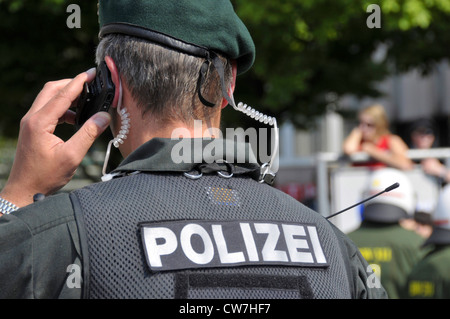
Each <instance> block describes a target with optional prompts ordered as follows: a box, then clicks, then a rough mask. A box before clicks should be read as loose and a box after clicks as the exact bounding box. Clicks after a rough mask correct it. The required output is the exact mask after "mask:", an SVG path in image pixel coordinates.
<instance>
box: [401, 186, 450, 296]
mask: <svg viewBox="0 0 450 319" xmlns="http://www.w3.org/2000/svg"><path fill="white" fill-rule="evenodd" d="M449 221H450V186H448V185H447V186H445V187H444V188H443V190H442V192H441V194H440V196H439V200H438V203H437V205H436V208H435V210H434V213H433V224H434V225H433V232H432V233H431V236H430V237H429V238H428V239H427V240H426V241H425V243H424V247H425V248H428V249H430V250H429V252H428V253H427V254H426V255H425V256H424V258H423V259H422V260H420V261H419V262H418V263H417V264H416V265H415V266H414V268H413V269H412V271H411V274H410V275H409V276H408V281H407V285H406V291H405V295H404V297H405V298H419V299H424V298H434V299H448V298H450V278H449V271H448V265H449V262H450V222H449Z"/></svg>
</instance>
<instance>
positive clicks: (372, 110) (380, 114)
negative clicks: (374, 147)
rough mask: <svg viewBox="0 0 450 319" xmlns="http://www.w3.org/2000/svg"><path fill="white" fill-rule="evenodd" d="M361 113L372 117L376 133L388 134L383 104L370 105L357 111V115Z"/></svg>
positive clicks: (387, 123)
mask: <svg viewBox="0 0 450 319" xmlns="http://www.w3.org/2000/svg"><path fill="white" fill-rule="evenodd" d="M362 114H367V115H369V116H370V117H371V118H372V119H373V121H374V124H375V130H376V134H377V135H378V136H381V135H385V134H390V131H389V120H388V117H387V114H386V111H385V109H384V107H383V105H381V104H373V105H370V106H368V107H366V108H364V109H362V110H361V111H360V112H359V115H362Z"/></svg>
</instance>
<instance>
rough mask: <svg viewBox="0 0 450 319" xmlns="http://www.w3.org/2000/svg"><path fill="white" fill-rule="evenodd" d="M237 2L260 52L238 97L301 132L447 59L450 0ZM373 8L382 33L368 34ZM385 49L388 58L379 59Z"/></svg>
mask: <svg viewBox="0 0 450 319" xmlns="http://www.w3.org/2000/svg"><path fill="white" fill-rule="evenodd" d="M233 3H234V4H235V8H236V10H237V12H238V14H239V15H240V16H241V17H242V18H243V20H244V22H245V23H246V25H247V26H248V28H249V29H250V32H251V33H252V34H253V35H254V39H255V42H256V47H257V58H256V64H255V67H254V68H253V70H252V71H251V72H249V73H248V74H245V75H244V76H243V77H245V78H246V79H245V80H244V81H242V80H241V82H239V83H244V85H245V86H246V87H245V89H244V90H243V89H242V86H241V88H240V89H239V90H238V92H237V95H238V96H239V95H241V94H242V99H243V100H245V101H250V103H253V104H254V105H255V106H256V105H257V106H258V107H259V108H261V109H263V110H265V111H266V112H268V113H272V114H275V115H277V116H278V117H279V118H280V119H281V120H282V119H287V118H289V119H290V120H291V121H293V122H294V123H295V124H297V125H298V126H303V127H305V126H308V123H311V119H312V118H314V117H315V116H318V115H321V114H323V112H324V110H325V109H326V107H327V105H329V104H330V103H333V102H336V100H337V99H338V98H339V97H340V96H342V95H345V94H353V95H355V96H357V97H364V96H372V97H375V96H378V95H379V94H380V92H378V91H377V90H376V86H375V84H376V83H377V82H378V81H380V80H382V79H384V78H385V77H386V76H388V75H389V74H392V72H402V71H406V70H408V69H410V68H412V67H420V68H422V69H423V70H424V72H426V71H428V70H430V68H432V67H433V65H434V63H436V62H438V61H440V60H442V59H443V58H446V57H447V56H448V51H447V49H446V48H448V45H449V44H450V37H449V34H450V33H449V31H450V19H449V18H450V15H449V14H450V1H449V0H381V1H371V0H334V1H326V0H279V1H271V0H234V1H233ZM369 4H377V5H378V6H379V7H380V9H381V10H380V11H381V16H380V17H381V28H372V29H371V28H368V27H367V24H366V21H367V19H368V18H369V16H370V15H371V13H372V12H366V10H367V7H368V5H369ZM380 44H384V45H385V47H386V48H387V51H386V55H385V57H384V58H382V59H378V60H375V59H373V54H374V52H375V51H376V50H377V48H378V47H379V45H380ZM242 92H244V93H242ZM245 92H248V94H247V95H244V94H245ZM338 107H339V105H338Z"/></svg>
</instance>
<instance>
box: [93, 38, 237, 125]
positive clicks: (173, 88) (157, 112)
mask: <svg viewBox="0 0 450 319" xmlns="http://www.w3.org/2000/svg"><path fill="white" fill-rule="evenodd" d="M106 56H110V57H111V58H112V59H113V60H114V62H115V63H116V66H117V68H118V71H119V74H120V76H121V78H122V80H123V81H124V82H125V83H126V85H127V86H128V88H129V89H130V91H131V94H132V97H133V98H134V100H135V101H136V102H137V104H138V106H139V107H140V108H141V110H142V114H143V116H144V115H145V113H150V114H151V116H155V117H156V118H158V119H159V120H161V121H167V122H170V121H182V122H184V123H190V124H192V121H193V120H208V119H209V118H211V117H212V116H213V115H214V114H216V112H219V111H220V107H218V105H219V106H220V102H221V99H222V91H221V86H220V80H219V76H218V74H217V72H216V71H215V70H214V68H213V67H212V66H211V65H210V69H209V71H208V75H207V77H206V80H205V83H204V84H203V85H202V95H203V96H204V97H205V99H206V100H208V101H211V102H213V103H215V107H208V106H204V105H203V104H202V103H201V102H200V100H199V98H198V94H197V90H198V89H197V85H198V83H197V82H198V78H199V71H200V68H201V66H202V64H203V62H204V59H202V58H198V57H194V56H191V55H187V54H183V53H180V52H177V51H174V50H170V49H167V48H165V47H163V46H160V45H158V44H154V43H151V42H148V41H146V40H142V39H139V38H135V37H130V36H126V35H119V34H113V35H108V36H106V37H105V38H103V39H102V40H101V41H100V43H99V45H98V47H97V52H96V63H97V65H98V64H99V63H100V62H101V61H103V60H104V59H105V57H106ZM222 60H223V61H224V63H225V70H226V71H225V83H226V85H227V87H229V85H230V82H231V65H230V63H229V61H227V60H226V59H222Z"/></svg>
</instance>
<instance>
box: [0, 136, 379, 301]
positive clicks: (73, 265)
mask: <svg viewBox="0 0 450 319" xmlns="http://www.w3.org/2000/svg"><path fill="white" fill-rule="evenodd" d="M201 144H202V143H200V144H197V147H198V145H200V148H201V149H204V147H203V146H202V145H201ZM193 145H195V143H194V144H193ZM173 146H174V142H173V141H171V140H166V139H154V140H151V141H149V142H147V143H146V144H144V145H143V146H141V147H140V148H139V149H137V150H136V151H135V152H134V153H133V154H131V155H130V156H129V157H128V158H127V159H126V160H125V161H124V162H123V163H122V164H121V165H120V166H119V167H118V168H117V169H116V170H115V171H114V172H113V173H120V174H122V173H123V174H129V173H132V172H134V171H136V170H139V171H144V172H145V171H149V172H150V171H152V172H155V171H156V172H188V171H190V170H192V168H193V167H194V166H195V165H197V164H195V163H194V164H183V163H181V164H174V163H173V161H172V158H171V156H172V153H171V152H172V151H173ZM194 148H195V147H194ZM200 151H201V150H200ZM229 151H230V150H229V149H227V152H228V153H229ZM234 154H236V152H234ZM249 156H250V155H249ZM249 156H247V161H246V162H245V163H241V164H237V165H235V170H234V173H236V174H245V175H247V176H248V177H249V178H257V177H258V175H259V168H258V167H259V166H258V165H256V164H254V163H250V161H249V160H248V159H249ZM203 159H204V160H208V162H209V160H210V159H207V158H205V157H203ZM200 165H202V164H200ZM274 191H277V190H275V189H274ZM285 196H287V195H285ZM298 205H302V204H300V203H299V204H298ZM318 218H321V217H320V216H318ZM77 225H78V223H77V220H76V218H75V215H74V209H73V203H72V201H71V200H70V196H69V194H58V195H54V196H50V197H48V198H46V199H45V200H43V201H40V202H36V203H34V204H32V205H29V206H27V207H24V208H21V209H20V210H18V211H16V212H14V213H13V214H10V215H4V216H3V217H1V218H0V287H1V289H0V298H81V297H82V296H83V291H82V287H83V285H82V283H83V278H84V277H83V276H84V275H85V271H86V269H83V267H82V265H83V255H82V249H81V247H80V232H84V229H79V228H78V226H77ZM331 227H332V228H333V229H334V231H335V232H336V234H337V238H339V241H340V247H342V248H343V251H345V252H344V254H345V255H344V256H343V257H344V259H346V261H347V265H348V267H347V268H348V269H347V271H348V274H349V278H350V280H351V286H352V291H353V297H354V298H385V297H386V293H385V291H384V289H383V288H382V287H379V286H376V285H375V286H374V285H373V280H372V278H371V275H372V274H371V272H370V271H368V268H367V267H368V264H367V262H366V261H365V260H364V259H363V258H362V256H361V254H360V253H359V251H358V249H357V247H356V246H355V245H354V244H353V243H352V242H351V241H350V240H349V239H348V238H347V237H346V236H345V235H344V234H342V233H341V232H340V231H339V230H337V229H336V228H334V227H333V226H332V225H331Z"/></svg>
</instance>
